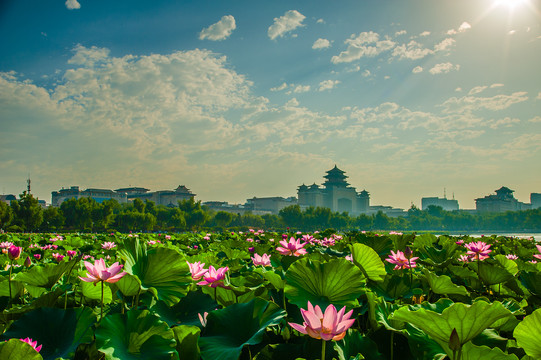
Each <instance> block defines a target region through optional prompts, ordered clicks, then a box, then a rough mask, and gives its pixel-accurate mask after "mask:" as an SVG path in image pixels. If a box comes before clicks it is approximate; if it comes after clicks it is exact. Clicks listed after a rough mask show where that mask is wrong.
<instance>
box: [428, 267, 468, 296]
mask: <svg viewBox="0 0 541 360" xmlns="http://www.w3.org/2000/svg"><path fill="white" fill-rule="evenodd" d="M423 274H424V275H425V279H426V281H427V282H428V286H429V287H430V290H432V291H433V292H434V293H436V294H442V295H453V294H457V295H464V296H468V295H469V293H468V291H467V290H466V288H465V287H464V286H458V285H455V284H454V283H453V281H452V280H451V278H450V277H449V276H446V275H441V276H438V275H436V274H434V273H433V272H431V271H429V270H428V269H423Z"/></svg>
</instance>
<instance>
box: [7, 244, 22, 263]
mask: <svg viewBox="0 0 541 360" xmlns="http://www.w3.org/2000/svg"><path fill="white" fill-rule="evenodd" d="M22 252H23V248H22V247H19V246H15V245H11V246H10V248H9V249H8V256H9V259H10V260H18V259H19V257H21V253H22Z"/></svg>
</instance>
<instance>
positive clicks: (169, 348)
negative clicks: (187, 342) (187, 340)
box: [96, 310, 176, 360]
mask: <svg viewBox="0 0 541 360" xmlns="http://www.w3.org/2000/svg"><path fill="white" fill-rule="evenodd" d="M174 337H175V335H174V333H173V330H171V329H170V328H169V326H167V324H166V323H165V322H163V321H161V320H160V318H159V317H158V316H156V315H154V314H152V313H150V312H149V311H148V310H142V311H141V310H130V311H128V312H127V313H126V314H114V315H108V316H105V317H104V319H103V320H102V321H101V324H100V326H99V327H98V328H97V329H96V346H97V348H98V350H100V351H101V352H103V353H104V354H105V356H106V359H107V360H130V359H148V360H160V359H163V360H166V359H167V360H170V359H171V356H172V355H173V354H174V353H175V352H176V351H175V344H176V342H175V338H174Z"/></svg>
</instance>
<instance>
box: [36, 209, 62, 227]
mask: <svg viewBox="0 0 541 360" xmlns="http://www.w3.org/2000/svg"><path fill="white" fill-rule="evenodd" d="M65 220H66V219H65V218H64V215H63V214H62V211H60V209H59V208H57V207H54V206H49V207H48V208H47V209H45V210H44V211H43V222H42V223H41V229H42V230H45V231H54V230H61V229H62V227H63V226H64V221H65Z"/></svg>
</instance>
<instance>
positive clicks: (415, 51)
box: [393, 40, 434, 60]
mask: <svg viewBox="0 0 541 360" xmlns="http://www.w3.org/2000/svg"><path fill="white" fill-rule="evenodd" d="M433 53H434V52H433V51H432V50H430V49H426V48H423V46H422V45H421V44H419V43H418V42H416V41H414V40H412V41H410V42H409V43H408V44H407V45H406V44H402V45H399V46H397V47H395V48H394V50H393V56H395V57H398V59H400V60H402V59H410V60H417V59H422V58H424V57H425V56H427V55H429V54H433Z"/></svg>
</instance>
